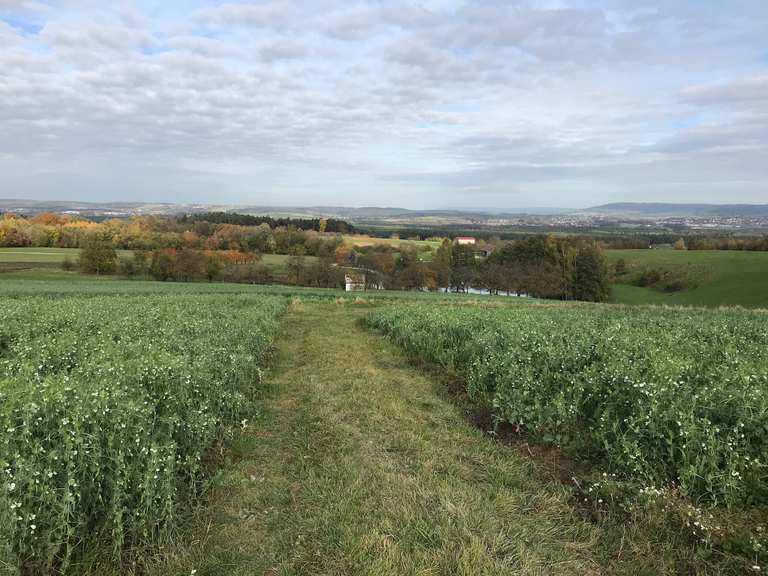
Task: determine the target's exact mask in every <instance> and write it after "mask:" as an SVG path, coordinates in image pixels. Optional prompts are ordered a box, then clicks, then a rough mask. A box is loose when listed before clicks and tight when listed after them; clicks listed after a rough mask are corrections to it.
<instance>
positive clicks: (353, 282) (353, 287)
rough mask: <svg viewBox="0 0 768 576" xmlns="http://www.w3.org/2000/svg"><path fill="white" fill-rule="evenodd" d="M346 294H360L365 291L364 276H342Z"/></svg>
mask: <svg viewBox="0 0 768 576" xmlns="http://www.w3.org/2000/svg"><path fill="white" fill-rule="evenodd" d="M344 281H345V284H346V290H347V292H362V291H364V290H365V274H357V273H354V272H347V273H346V274H345V275H344Z"/></svg>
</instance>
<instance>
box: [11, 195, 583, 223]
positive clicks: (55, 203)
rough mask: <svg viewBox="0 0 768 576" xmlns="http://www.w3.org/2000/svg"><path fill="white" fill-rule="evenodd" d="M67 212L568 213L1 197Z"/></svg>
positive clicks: (27, 208)
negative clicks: (85, 200) (84, 200)
mask: <svg viewBox="0 0 768 576" xmlns="http://www.w3.org/2000/svg"><path fill="white" fill-rule="evenodd" d="M3 211H6V212H23V213H30V214H33V213H38V212H68V213H77V214H82V215H84V216H87V215H130V214H165V215H174V214H195V213H200V212H214V211H215V212H237V213H240V214H252V215H255V216H273V217H277V218H280V217H288V218H290V217H293V218H312V217H333V218H341V219H345V220H358V221H359V220H383V219H387V220H393V221H395V220H404V221H405V220H413V219H429V218H449V219H461V220H467V221H472V220H483V219H488V218H501V217H508V216H519V215H524V214H531V215H553V214H562V213H566V212H568V210H565V209H558V208H520V209H516V210H494V209H450V210H409V209H407V208H397V207H376V206H367V207H360V208H352V207H348V206H259V205H249V204H226V205H224V204H202V203H201V204H172V203H167V202H78V201H64V200H20V199H3V198H0V212H3Z"/></svg>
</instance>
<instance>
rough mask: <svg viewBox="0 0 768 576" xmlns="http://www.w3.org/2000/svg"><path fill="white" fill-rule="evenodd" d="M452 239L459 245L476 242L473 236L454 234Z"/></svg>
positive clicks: (469, 244)
mask: <svg viewBox="0 0 768 576" xmlns="http://www.w3.org/2000/svg"><path fill="white" fill-rule="evenodd" d="M453 241H454V242H456V244H458V245H459V246H471V245H473V244H475V243H476V242H477V240H475V238H474V236H456V238H454V239H453Z"/></svg>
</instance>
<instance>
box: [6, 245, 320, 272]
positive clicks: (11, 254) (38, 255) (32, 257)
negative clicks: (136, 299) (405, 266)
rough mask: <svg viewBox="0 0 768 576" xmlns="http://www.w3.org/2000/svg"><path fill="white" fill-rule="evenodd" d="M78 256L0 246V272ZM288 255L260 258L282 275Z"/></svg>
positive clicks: (124, 254) (73, 251) (124, 253)
mask: <svg viewBox="0 0 768 576" xmlns="http://www.w3.org/2000/svg"><path fill="white" fill-rule="evenodd" d="M132 255H133V252H132V251H131V250H118V251H117V256H118V258H130V257H131V256H132ZM79 256H80V249H79V248H0V272H3V271H18V270H30V269H35V268H56V267H60V266H61V264H62V263H63V262H64V260H66V259H69V260H70V261H72V262H75V261H77V259H78V257H79ZM288 258H290V256H286V255H284V254H263V255H262V258H261V260H260V262H261V263H263V264H264V265H266V266H267V267H268V268H269V269H270V270H271V271H272V273H273V274H274V275H276V276H278V277H279V276H283V275H284V274H285V272H286V268H285V265H286V263H287V262H288ZM304 258H305V261H306V262H307V264H311V263H312V262H314V261H315V260H317V258H316V257H315V256H305V257H304Z"/></svg>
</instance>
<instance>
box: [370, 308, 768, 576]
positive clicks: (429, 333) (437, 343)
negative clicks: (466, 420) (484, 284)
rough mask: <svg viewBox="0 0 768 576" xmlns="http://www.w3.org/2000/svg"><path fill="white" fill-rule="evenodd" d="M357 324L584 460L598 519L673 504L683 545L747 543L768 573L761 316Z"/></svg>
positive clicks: (503, 317)
mask: <svg viewBox="0 0 768 576" xmlns="http://www.w3.org/2000/svg"><path fill="white" fill-rule="evenodd" d="M369 322H370V323H371V325H372V326H373V327H375V328H377V329H379V330H381V331H383V332H384V333H385V334H387V335H389V336H390V337H391V338H392V339H393V340H395V341H396V342H397V343H398V344H400V345H401V346H403V348H404V349H405V350H406V351H407V352H408V353H410V354H412V355H415V356H417V357H419V358H421V359H424V360H427V361H428V362H431V363H433V364H435V365H438V366H440V367H442V368H446V369H449V370H451V371H454V372H456V373H457V374H459V375H460V376H461V377H462V379H463V381H464V382H465V383H466V388H467V391H468V393H469V395H470V397H471V398H472V399H473V400H474V401H475V402H477V403H478V404H480V405H481V406H485V407H487V408H488V409H489V410H491V412H492V413H493V415H494V417H495V418H496V419H497V421H499V422H503V423H507V424H508V425H510V426H512V427H513V428H514V429H515V430H516V431H518V432H524V433H526V434H527V435H528V437H529V438H536V439H538V440H539V441H540V442H543V443H548V444H553V445H555V446H557V447H558V448H559V449H561V450H563V451H564V452H566V453H567V454H569V455H570V456H571V457H572V458H575V459H577V460H582V461H583V460H588V461H590V462H591V464H592V465H593V466H595V467H596V470H597V471H598V472H600V471H601V472H602V474H597V478H596V480H595V481H593V482H591V483H589V484H586V483H585V482H582V484H581V485H580V486H579V487H580V488H581V490H582V492H583V495H584V498H585V500H592V501H593V502H595V503H596V504H597V506H598V508H601V507H603V506H606V507H607V506H610V505H619V506H620V507H624V508H626V509H635V507H636V506H637V502H638V500H642V501H645V502H646V504H647V503H648V502H654V501H656V502H661V503H662V505H663V506H672V504H671V502H674V501H675V500H676V499H677V498H680V497H682V499H683V500H684V501H686V502H689V503H691V504H688V505H687V506H688V507H687V508H685V511H684V513H683V523H687V525H688V526H689V528H690V530H691V533H692V536H693V537H695V538H698V539H700V540H701V541H702V542H709V543H714V542H715V541H718V540H719V541H720V542H721V544H723V545H724V546H725V547H726V548H727V547H731V546H732V545H733V543H734V542H739V541H741V540H742V539H743V538H748V539H749V541H750V542H751V545H750V546H748V547H747V548H745V549H744V550H743V551H744V552H747V555H748V556H750V557H751V558H753V559H754V560H753V561H754V562H755V563H756V564H758V565H760V564H763V565H764V564H765V562H766V561H768V553H767V552H766V548H765V547H766V546H768V540H767V539H766V538H765V536H764V535H763V533H762V528H761V523H762V521H763V520H762V518H763V514H764V513H763V512H759V513H755V510H764V509H765V506H766V504H768V489H767V486H768V466H766V455H767V454H768V436H766V430H767V429H768V313H765V312H748V311H719V310H718V311H702V310H696V311H692V310H664V309H648V308H635V309H633V308H616V307H614V308H608V307H606V306H583V305H582V306H576V307H568V306H555V307H541V306H528V307H518V308H514V307H508V308H505V309H496V310H491V309H472V308H465V307H462V308H445V307H444V308H440V309H436V308H434V307H431V306H426V305H404V306H398V307H390V308H387V309H382V310H379V311H376V312H374V313H372V315H371V316H370V318H369ZM694 503H695V504H694ZM723 510H727V514H735V512H736V511H737V510H740V511H741V512H742V513H743V514H744V515H745V516H747V517H749V516H750V515H752V514H755V516H754V524H753V531H752V533H751V534H749V535H748V536H745V533H744V532H741V531H740V528H741V527H740V526H736V525H734V526H731V527H730V528H733V529H734V530H733V531H732V532H731V533H729V529H728V527H726V528H723V527H722V526H719V525H720V523H721V522H722V520H721V519H718V517H717V515H718V514H719V513H722V511H723ZM685 518H688V520H685ZM744 567H745V568H746V565H745V566H744Z"/></svg>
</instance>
